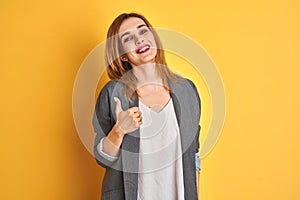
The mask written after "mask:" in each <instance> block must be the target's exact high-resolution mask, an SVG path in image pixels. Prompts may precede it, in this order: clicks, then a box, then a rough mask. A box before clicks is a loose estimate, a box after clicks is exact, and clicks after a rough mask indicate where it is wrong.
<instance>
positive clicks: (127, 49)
mask: <svg viewBox="0 0 300 200" xmlns="http://www.w3.org/2000/svg"><path fill="white" fill-rule="evenodd" d="M119 38H120V41H121V45H122V48H123V50H124V55H123V56H122V57H125V58H127V59H128V61H129V62H130V64H131V65H132V66H133V67H135V66H139V65H143V64H147V63H153V62H154V59H155V56H156V53H157V47H156V42H155V39H154V36H153V34H152V32H151V30H150V29H149V28H148V27H147V25H146V24H145V22H144V21H143V20H142V19H140V18H138V17H130V18H128V19H126V20H125V21H123V23H122V24H121V26H120V29H119Z"/></svg>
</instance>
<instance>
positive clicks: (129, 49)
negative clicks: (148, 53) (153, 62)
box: [123, 43, 135, 54]
mask: <svg viewBox="0 0 300 200" xmlns="http://www.w3.org/2000/svg"><path fill="white" fill-rule="evenodd" d="M123 51H124V53H125V54H126V53H129V52H132V51H135V46H134V44H130V43H128V44H126V45H123Z"/></svg>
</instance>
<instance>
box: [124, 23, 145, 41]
mask: <svg viewBox="0 0 300 200" xmlns="http://www.w3.org/2000/svg"><path fill="white" fill-rule="evenodd" d="M143 26H146V24H141V25H138V26H137V27H136V29H139V28H142V27H143ZM129 33H130V31H127V32H125V33H123V34H122V35H121V37H120V38H121V39H122V37H124V36H125V35H128V34H129Z"/></svg>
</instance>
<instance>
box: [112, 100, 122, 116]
mask: <svg viewBox="0 0 300 200" xmlns="http://www.w3.org/2000/svg"><path fill="white" fill-rule="evenodd" d="M114 100H115V102H116V110H115V112H116V117H118V115H119V113H120V112H121V111H123V109H122V105H121V101H120V100H119V98H118V97H114Z"/></svg>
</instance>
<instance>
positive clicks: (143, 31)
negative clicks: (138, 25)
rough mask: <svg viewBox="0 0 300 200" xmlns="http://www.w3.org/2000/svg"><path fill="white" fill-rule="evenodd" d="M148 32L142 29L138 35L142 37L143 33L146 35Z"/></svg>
mask: <svg viewBox="0 0 300 200" xmlns="http://www.w3.org/2000/svg"><path fill="white" fill-rule="evenodd" d="M147 32H148V29H142V30H141V31H140V35H143V34H145V33H147Z"/></svg>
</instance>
